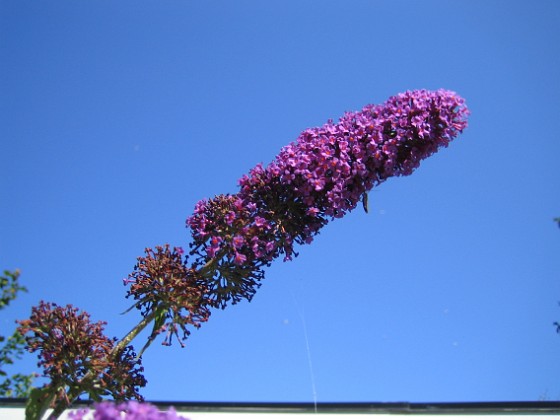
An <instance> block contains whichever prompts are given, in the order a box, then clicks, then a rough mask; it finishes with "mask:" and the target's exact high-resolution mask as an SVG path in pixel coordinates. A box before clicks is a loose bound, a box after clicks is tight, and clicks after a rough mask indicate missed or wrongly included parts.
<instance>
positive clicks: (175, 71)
mask: <svg viewBox="0 0 560 420" xmlns="http://www.w3.org/2000/svg"><path fill="white" fill-rule="evenodd" d="M559 21H560V3H559V2H557V1H554V0H550V1H545V0H537V1H533V2H527V1H505V0H504V1H488V0H470V1H468V2H467V1H454V2H451V1H443V0H442V1H435V0H430V1H426V0H425V1H404V0H390V1H389V0H386V1H373V0H369V1H365V0H362V1H360V0H322V1H310V0H285V1H282V2H272V1H268V2H266V1H257V0H252V1H248V0H247V1H211V0H208V1H190V0H182V1H174V0H169V1H164V2H162V1H157V2H156V1H149V2H148V1H127V0H122V1H118V2H114V1H95V2H92V1H90V2H75V1H66V0H59V1H56V2H36V1H27V0H19V1H7V0H3V1H1V2H0V63H1V64H0V89H1V91H0V98H1V99H0V107H1V110H0V111H1V112H0V156H1V158H2V176H1V178H0V188H1V190H0V192H1V201H0V203H1V204H0V266H1V268H2V269H4V268H9V269H14V268H20V269H21V270H22V277H21V281H22V283H23V284H25V285H26V286H27V288H28V289H29V293H27V294H25V295H23V296H21V298H19V299H18V300H17V301H16V302H15V303H14V305H13V307H11V308H9V309H7V310H5V311H4V312H3V314H2V320H1V324H0V326H1V328H2V332H3V333H4V332H7V331H8V330H9V329H11V328H12V325H13V324H12V322H13V320H14V319H16V318H20V319H21V318H25V317H27V316H28V315H29V312H30V307H31V306H32V305H35V304H37V303H38V301H39V300H40V299H44V300H48V301H53V302H57V303H59V304H67V303H72V304H74V305H76V306H78V307H79V308H81V309H84V310H86V311H88V312H89V313H91V315H92V317H93V319H95V320H106V321H108V323H109V324H108V326H107V333H108V334H109V335H111V336H118V337H121V336H123V335H124V334H125V333H126V332H128V330H129V329H130V328H131V327H132V326H133V325H134V324H135V323H136V322H137V321H138V320H139V315H138V314H133V313H130V314H127V315H120V313H121V312H122V311H123V310H124V309H126V308H127V307H128V306H129V305H130V302H129V301H127V300H126V299H125V298H124V296H125V293H126V290H125V288H124V287H123V285H122V281H121V279H122V278H123V277H126V276H127V274H128V273H129V272H131V271H132V268H133V266H134V264H135V260H136V257H137V256H138V255H141V254H143V249H144V248H145V247H148V246H155V245H157V244H164V243H171V244H173V245H175V246H184V247H187V246H188V243H189V241H190V237H189V233H188V231H187V230H186V229H185V227H184V223H185V219H186V217H187V216H189V215H190V214H191V213H192V211H193V208H194V205H195V203H196V202H197V201H198V200H200V199H202V198H210V197H213V196H214V195H216V194H220V193H228V192H230V193H234V192H236V189H237V181H238V179H239V178H240V177H241V176H242V175H243V174H245V173H247V172H248V171H249V169H251V168H252V167H253V166H255V165H256V164H257V163H259V162H263V163H265V164H266V163H268V162H269V161H271V160H272V159H273V158H274V156H275V155H276V154H277V153H278V152H279V150H280V148H281V147H282V146H284V145H286V144H288V143H289V142H291V141H293V140H295V138H296V137H297V136H298V134H299V133H300V132H301V131H302V130H304V129H306V128H308V127H313V126H318V125H322V124H323V123H325V122H326V121H327V120H328V119H329V118H333V119H337V118H338V117H339V116H341V115H342V113H343V112H344V111H347V110H357V109H361V108H362V107H363V106H364V105H365V104H368V103H381V102H384V101H385V100H386V99H387V98H388V97H389V96H391V95H394V94H396V93H399V92H401V91H404V90H409V89H419V88H426V89H437V88H446V89H450V90H454V91H456V92H458V93H459V94H460V95H461V96H463V97H464V98H466V100H467V104H468V106H469V108H470V109H471V112H472V115H471V117H470V120H469V122H470V126H469V128H468V129H467V130H466V131H465V133H464V134H463V135H462V136H460V137H459V138H458V139H457V140H455V141H454V142H453V143H452V144H451V145H450V147H449V148H447V149H444V150H442V151H440V152H439V153H438V154H436V155H434V156H432V157H431V158H429V159H427V160H426V161H425V162H423V164H422V165H421V166H420V168H419V169H418V170H417V171H416V172H415V173H414V174H412V175H411V176H409V177H405V178H396V179H391V180H389V181H387V182H386V183H384V184H383V185H381V186H380V187H378V188H377V189H375V190H374V191H373V192H371V193H370V207H371V211H370V213H369V214H365V213H364V212H363V211H362V210H361V209H357V210H356V211H354V212H352V213H351V214H349V215H347V216H346V217H345V218H343V219H341V220H337V221H335V222H333V223H331V224H329V225H327V226H326V227H325V228H324V229H323V231H322V233H321V234H320V235H319V236H318V237H317V238H316V240H315V241H314V243H313V244H311V245H310V246H305V247H301V248H300V249H299V251H300V256H299V257H298V258H297V259H296V260H294V261H292V262H289V263H283V262H281V261H276V262H275V263H274V264H273V266H272V267H271V268H270V269H269V270H268V272H267V277H266V279H265V281H264V283H263V286H262V288H261V289H260V290H259V292H258V293H257V295H256V296H255V298H254V299H253V301H252V302H251V303H247V302H244V303H240V304H238V305H236V306H232V307H228V308H227V309H226V310H224V311H215V312H214V313H213V314H212V317H211V318H210V320H209V322H208V323H207V324H205V325H204V326H203V327H202V328H201V329H200V330H198V331H195V332H194V333H193V334H192V336H191V337H190V338H189V340H188V341H187V346H186V348H184V349H181V348H180V347H179V346H173V347H171V348H167V347H163V346H158V345H156V344H154V345H153V346H152V347H151V348H150V349H149V350H148V351H147V352H146V354H145V357H144V366H145V368H146V372H145V373H146V377H147V379H148V386H147V388H145V390H144V395H145V397H146V398H148V399H150V400H178V401H313V400H314V398H316V399H317V401H320V402H325V401H344V402H347V401H370V402H383V401H412V402H426V401H441V402H446V401H512V400H537V399H554V400H556V399H560V382H559V378H560V364H559V363H558V355H559V354H560V336H559V335H557V334H556V333H555V330H554V327H553V322H554V321H556V320H560V307H559V306H558V302H559V301H560V283H559V266H558V253H559V247H560V230H559V229H558V227H557V226H556V225H555V224H554V223H553V221H552V219H553V218H554V217H557V216H560V202H559V199H558V192H559V191H560V165H558V156H559V155H560V145H559V141H558V115H560V100H559V98H560V81H559V80H560V79H559V77H558V75H559V74H560V43H559V42H558V41H559V40H560V27H559V26H558V22H559ZM135 344H136V347H137V348H140V347H141V346H142V344H143V338H142V339H141V340H139V341H137V342H136V343H135ZM34 363H35V359H34V358H29V359H26V360H25V361H23V362H22V363H21V364H20V365H19V367H20V368H21V369H25V370H31V369H35V368H34Z"/></svg>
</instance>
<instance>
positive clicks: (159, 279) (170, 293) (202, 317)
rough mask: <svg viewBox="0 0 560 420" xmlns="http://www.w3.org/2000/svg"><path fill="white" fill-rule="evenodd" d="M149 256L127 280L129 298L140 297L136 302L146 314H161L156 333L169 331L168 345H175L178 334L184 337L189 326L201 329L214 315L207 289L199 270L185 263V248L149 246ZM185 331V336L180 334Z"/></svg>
mask: <svg viewBox="0 0 560 420" xmlns="http://www.w3.org/2000/svg"><path fill="white" fill-rule="evenodd" d="M145 252H146V255H145V256H144V257H138V262H137V264H136V266H135V267H134V271H133V272H132V273H130V275H129V276H128V278H127V279H124V283H125V285H126V284H130V289H129V291H128V293H127V295H126V297H127V298H128V297H133V298H134V299H135V300H136V304H135V305H134V306H135V307H136V308H137V309H139V310H140V312H141V313H142V316H144V317H147V316H148V315H149V314H152V313H154V312H156V313H157V316H156V319H155V322H156V328H155V329H154V332H153V333H152V337H151V339H153V338H155V335H157V334H159V333H162V332H166V338H165V340H164V342H163V344H165V345H170V344H171V339H172V337H173V336H176V337H177V339H178V341H179V342H180V343H181V345H183V342H182V339H185V338H187V337H188V335H189V334H190V331H189V330H188V326H189V325H192V326H193V327H195V328H199V327H200V325H201V324H202V323H203V322H206V321H207V320H208V318H209V316H210V310H209V309H208V303H209V301H208V299H207V298H206V288H205V286H203V283H202V282H201V281H199V276H198V273H197V271H196V270H194V269H192V268H189V267H187V266H186V264H185V263H184V262H183V259H182V255H183V250H182V248H179V247H174V248H173V250H171V249H170V247H169V245H168V244H166V245H165V246H156V247H155V250H153V249H151V248H146V250H145ZM179 331H182V336H179Z"/></svg>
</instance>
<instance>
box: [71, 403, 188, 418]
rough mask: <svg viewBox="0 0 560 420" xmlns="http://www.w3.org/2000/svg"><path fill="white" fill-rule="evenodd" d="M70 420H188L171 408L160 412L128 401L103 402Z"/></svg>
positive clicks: (74, 413)
mask: <svg viewBox="0 0 560 420" xmlns="http://www.w3.org/2000/svg"><path fill="white" fill-rule="evenodd" d="M68 418H69V419H71V420H89V419H93V420H188V418H187V417H183V416H180V415H178V414H177V412H176V411H175V409H174V408H173V407H169V408H168V409H167V410H165V411H160V410H159V409H158V408H157V407H156V406H155V405H152V404H150V403H146V402H138V401H128V402H125V403H114V402H110V401H104V402H101V403H97V404H95V405H94V410H93V411H92V410H90V409H80V410H77V411H74V412H70V413H69V414H68Z"/></svg>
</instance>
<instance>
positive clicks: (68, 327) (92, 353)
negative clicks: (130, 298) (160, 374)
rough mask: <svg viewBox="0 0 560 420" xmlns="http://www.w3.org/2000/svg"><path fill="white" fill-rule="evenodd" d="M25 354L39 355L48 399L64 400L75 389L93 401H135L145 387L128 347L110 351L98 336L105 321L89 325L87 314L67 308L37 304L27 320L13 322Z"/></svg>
mask: <svg viewBox="0 0 560 420" xmlns="http://www.w3.org/2000/svg"><path fill="white" fill-rule="evenodd" d="M18 323H19V324H20V326H19V327H18V330H19V331H20V332H21V333H22V334H23V335H25V339H26V342H27V347H28V349H29V351H31V352H35V351H38V352H39V366H41V367H43V369H44V375H45V376H46V377H49V378H50V380H51V382H50V384H49V385H47V387H49V386H50V387H52V390H50V391H51V392H46V393H45V395H50V398H53V399H56V400H67V392H71V391H73V390H74V389H73V387H75V385H76V384H81V385H83V388H82V389H84V390H86V392H87V393H88V394H89V397H90V398H91V399H93V400H99V399H100V398H102V397H105V396H111V397H112V398H114V399H117V400H124V399H131V398H135V399H139V400H141V399H142V397H141V396H140V394H138V389H139V388H140V387H143V386H145V385H146V380H145V379H144V376H143V375H142V371H143V370H144V369H143V368H142V367H141V365H140V360H139V359H137V358H136V354H135V353H134V352H133V350H132V347H124V348H123V349H122V350H120V351H115V341H116V340H115V339H109V338H108V337H106V336H105V335H104V334H103V327H104V325H105V323H104V322H96V323H93V322H91V321H90V318H89V314H87V313H86V312H80V311H79V310H78V309H77V308H75V307H73V306H71V305H67V306H65V307H61V306H57V305H56V304H51V303H45V302H40V303H39V306H36V307H33V308H32V310H31V317H30V318H29V319H27V320H25V321H18Z"/></svg>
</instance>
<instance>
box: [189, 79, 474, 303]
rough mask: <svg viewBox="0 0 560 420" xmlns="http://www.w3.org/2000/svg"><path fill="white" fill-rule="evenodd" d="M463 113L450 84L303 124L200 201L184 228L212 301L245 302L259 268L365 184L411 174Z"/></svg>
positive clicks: (287, 251)
mask: <svg viewBox="0 0 560 420" xmlns="http://www.w3.org/2000/svg"><path fill="white" fill-rule="evenodd" d="M468 114H469V111H468V109H467V107H466V106H465V102H464V100H463V99H462V98H461V97H459V96H458V95H457V94H456V93H454V92H451V91H447V90H438V91H427V90H417V91H408V92H405V93H402V94H399V95H396V96H394V97H392V98H390V99H389V100H388V101H387V102H386V103H384V104H382V105H367V106H366V107H364V108H363V109H362V110H361V111H358V112H347V113H346V114H344V116H343V117H342V118H341V119H340V120H339V121H338V122H337V123H334V122H333V121H328V122H327V123H326V124H325V125H323V126H322V127H317V128H311V129H307V130H305V131H303V132H302V133H301V134H300V136H299V137H298V138H297V140H296V141H294V142H293V143H291V144H289V145H288V146H286V147H284V148H283V149H282V150H281V151H280V154H279V155H278V156H277V157H276V158H275V159H274V160H273V161H272V162H271V163H270V164H269V165H268V166H266V167H264V166H263V165H261V164H259V165H257V166H256V167H255V168H253V169H252V170H251V171H250V172H249V174H248V175H245V176H243V177H242V178H241V179H240V181H239V185H240V191H239V192H238V193H237V194H233V195H221V196H217V197H215V198H213V199H210V200H207V199H205V200H201V201H200V202H199V203H197V205H196V206H195V211H194V214H193V215H192V216H191V217H189V218H188V219H187V226H188V227H189V228H190V230H191V234H192V237H193V242H192V244H191V247H192V251H191V254H193V255H195V256H196V260H195V262H194V265H193V266H194V267H195V268H196V269H197V270H200V271H201V272H202V273H204V275H205V277H206V280H207V283H208V287H209V290H210V291H211V294H212V297H213V299H214V303H215V304H216V305H217V306H220V307H225V306H226V304H227V303H228V302H229V301H232V302H233V303H236V302H238V301H240V300H242V299H249V300H250V299H251V297H252V296H253V294H254V293H255V291H256V289H257V288H258V287H259V285H260V281H261V280H262V279H263V277H264V272H263V270H262V267H263V266H266V265H269V264H270V262H271V261H272V260H273V259H275V258H276V257H278V256H280V255H284V260H290V259H291V258H292V257H293V256H294V255H297V253H296V252H295V251H294V245H295V244H298V245H302V244H308V243H311V242H312V241H313V238H314V236H315V235H317V234H318V233H319V231H320V229H321V228H322V227H324V226H325V225H326V224H327V223H328V222H329V221H332V220H333V219H336V218H341V217H343V216H344V215H345V214H346V213H347V212H349V211H351V210H353V209H354V208H355V207H356V205H357V204H358V203H359V201H360V199H361V198H362V197H363V196H364V194H365V193H367V191H369V190H370V189H371V188H372V187H374V186H376V185H379V184H381V183H382V182H384V181H386V180H387V179H388V178H390V177H393V176H403V175H410V174H411V173H412V172H413V171H414V170H415V169H416V168H417V167H418V166H419V164H420V161H421V160H423V159H425V158H426V157H428V156H430V155H432V154H433V153H435V152H436V151H437V150H438V149H439V148H441V147H447V145H448V144H449V142H450V141H451V140H452V139H453V138H455V137H456V136H457V135H458V134H459V133H461V132H462V131H463V130H464V129H465V128H466V126H467V116H468Z"/></svg>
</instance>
